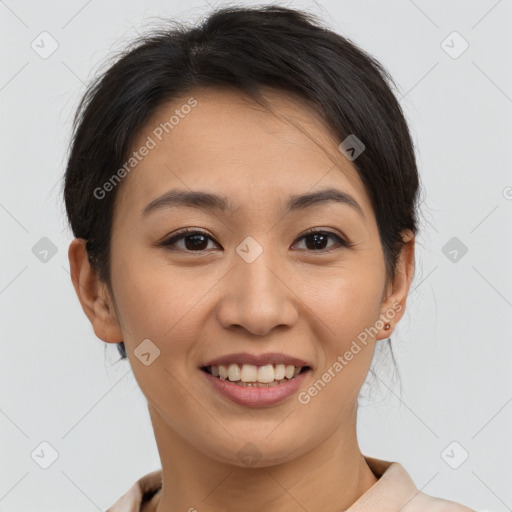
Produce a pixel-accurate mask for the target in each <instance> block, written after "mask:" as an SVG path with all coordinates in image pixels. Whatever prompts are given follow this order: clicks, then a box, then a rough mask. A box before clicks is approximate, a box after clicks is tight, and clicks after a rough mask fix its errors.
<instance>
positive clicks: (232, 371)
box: [228, 363, 240, 382]
mask: <svg viewBox="0 0 512 512" xmlns="http://www.w3.org/2000/svg"><path fill="white" fill-rule="evenodd" d="M228 379H229V380H230V381H231V382H235V381H237V380H240V368H239V366H238V365H237V364H236V363H231V364H230V365H229V367H228Z"/></svg>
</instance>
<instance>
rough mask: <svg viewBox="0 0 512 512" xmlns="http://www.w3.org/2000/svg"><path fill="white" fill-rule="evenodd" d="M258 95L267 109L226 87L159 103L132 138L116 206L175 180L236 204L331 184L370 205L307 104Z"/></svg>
mask: <svg viewBox="0 0 512 512" xmlns="http://www.w3.org/2000/svg"><path fill="white" fill-rule="evenodd" d="M265 97H266V98H267V100H269V101H270V102H271V104H272V106H273V108H274V112H275V114H273V113H272V112H270V111H269V110H268V109H266V108H265V107H263V106H262V105H259V104H258V103H256V102H254V101H253V100H252V99H251V98H249V97H247V96H245V95H244V94H242V93H241V92H239V91H237V90H232V89H204V88H200V89H195V90H191V91H190V92H189V93H187V94H184V95H183V96H180V97H178V98H175V99H174V100H173V101H172V102H170V103H167V104H165V105H162V106H161V107H160V108H159V109H158V110H157V111H156V112H155V114H154V115H153V116H152V117H151V118H150V119H149V121H148V122H147V123H146V124H145V125H144V127H143V128H142V129H141V130H140V132H139V134H138V135H137V137H136V139H135V140H134V143H133V145H132V151H135V152H138V153H139V160H138V161H137V164H136V165H135V166H134V167H133V170H131V171H130V172H129V173H128V174H127V175H126V177H125V178H123V183H122V187H121V190H119V191H118V193H119V196H120V197H119V198H118V205H119V207H120V208H122V207H123V204H124V205H126V204H129V205H130V209H132V210H133V209H137V210H138V211H139V212H141V211H142V210H143V209H144V207H145V206H146V205H147V204H148V203H149V202H150V201H151V200H153V199H155V198H156V197H157V196H159V195H161V194H163V193H165V192H167V191H168V190H170V189H176V188H179V189H183V190H201V191H209V192H212V193H218V194H222V195H224V196H228V197H230V198H234V199H233V200H232V201H231V202H232V203H233V205H234V206H236V207H240V208H242V209H243V208H244V206H248V207H249V206H251V205H252V206H257V205H263V204H265V207H268V206H269V201H270V202H275V201H281V200H284V199H285V198H287V197H289V196H290V195H296V194H302V193H304V192H308V191H312V190H314V189H318V188H327V187H332V186H334V187H336V188H338V189H340V190H343V191H345V192H347V193H348V194H350V195H352V196H353V197H354V198H356V200H357V202H358V203H359V204H360V205H361V207H362V208H363V210H364V211H367V210H369V209H371V206H370V202H369V198H368V196H367V194H366V191H365V189H364V186H363V185H362V182H361V181H360V179H359V176H358V174H357V172H356V170H355V168H354V167H353V165H352V163H351V162H350V161H349V160H348V159H346V158H345V156H344V155H343V154H342V153H341V152H340V151H339V150H338V144H339V141H337V140H336V138H335V137H334V135H333V134H332V132H331V131H330V130H329V129H328V128H327V126H326V125H325V123H324V122H323V121H322V119H321V118H320V116H319V115H318V114H317V113H316V112H315V110H314V109H312V108H311V107H310V106H309V105H308V104H307V103H306V102H304V101H303V100H301V99H300V98H298V97H296V96H292V95H289V94H287V93H282V92H277V91H275V90H271V89H266V90H265ZM144 146H146V147H150V149H149V150H146V151H142V148H143V147H144ZM142 152H143V153H145V156H141V155H140V154H141V153H142ZM116 209H117V207H116Z"/></svg>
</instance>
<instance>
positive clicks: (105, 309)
mask: <svg viewBox="0 0 512 512" xmlns="http://www.w3.org/2000/svg"><path fill="white" fill-rule="evenodd" d="M85 242H86V241H85V240H84V239H83V238H75V239H74V240H73V241H72V242H71V244H70V245H69V249H68V259H69V266H70V272H71V281H72V282H73V286H74V288H75V292H76V294H77V296H78V300H79V301H80V304H81V305H82V309H83V310H84V313H85V314H86V315H87V318H88V319H89V321H90V322H91V324H92V328H93V329H94V333H95V334H96V336H97V337H98V338H100V339H101V340H103V341H105V342H107V343H119V342H120V341H123V334H122V331H121V328H120V325H119V322H118V320H117V315H116V313H115V310H114V306H113V301H112V298H111V297H110V292H109V290H108V286H107V285H106V283H104V282H102V281H100V279H99V277H98V274H97V272H96V271H95V270H94V269H93V268H92V267H91V265H90V263H89V259H88V257H87V250H86V248H85Z"/></svg>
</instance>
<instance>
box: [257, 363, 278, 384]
mask: <svg viewBox="0 0 512 512" xmlns="http://www.w3.org/2000/svg"><path fill="white" fill-rule="evenodd" d="M273 381H274V367H273V366H272V365H271V364H266V365H265V366H260V367H259V368H258V382H263V383H264V384H266V383H268V382H273Z"/></svg>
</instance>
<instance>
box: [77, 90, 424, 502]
mask: <svg viewBox="0 0 512 512" xmlns="http://www.w3.org/2000/svg"><path fill="white" fill-rule="evenodd" d="M191 96H193V97H194V98H195V99H196V100H197V101H198V104H197V106H195V107H194V108H193V109H192V110H191V112H190V114H188V115H187V116H184V118H183V119H180V121H179V124H177V125H176V126H175V127H174V129H173V130H172V132H170V133H169V134H167V135H166V136H165V137H163V139H162V141H160V142H158V145H157V146H156V147H155V148H154V149H152V150H151V151H150V152H149V154H148V155H147V156H146V157H145V158H144V159H143V160H142V161H141V162H140V163H139V164H138V165H137V167H136V168H135V169H134V170H132V171H131V173H130V174H129V175H127V176H126V177H125V178H124V179H123V182H122V183H121V184H120V185H118V186H119V187H120V189H119V190H118V192H119V196H118V198H117V202H116V206H115V211H114V221H113V235H112V245H111V248H112V253H111V265H112V290H113V296H111V294H110V293H109V290H108V287H107V286H106V285H105V283H102V282H100V281H99V280H98V277H97V274H96V273H95V272H94V271H93V270H91V268H90V266H89V264H88V262H87V258H86V254H85V247H84V243H83V240H80V239H75V240H73V241H72V242H71V245H70V248H69V261H70V266H71V274H72V280H73V284H74V287H75V290H76V293H77V295H78V298H79V300H80V303H81V305H82V307H83V309H84V312H85V313H86V315H87V317H88V318H89V320H90V321H91V324H92V327H93V329H94V332H95V334H96V335H97V336H98V338H100V339H102V340H103V341H105V342H107V343H117V342H120V341H124V343H125V346H126V350H127V354H128V357H129V361H130V364H131V366H132V369H133V372H134V375H135V378H136V380H137V382H138V384H139V385H140V388H141V390H142V392H143V393H144V395H145V396H146V398H147V400H148V409H149V413H150V416H151V420H152V424H153V427H154V431H155V438H156V442H157V445H158V450H159V453H160V458H161V462H162V469H163V482H164V485H163V490H162V495H161V498H160V501H159V505H158V509H157V510H158V512H164V511H176V510H188V509H189V508H190V507H195V508H196V509H197V510H200V511H220V510H226V509H227V508H229V510H240V511H260V510H266V511H267V512H277V511H279V512H292V511H293V512H295V511H303V510H323V511H325V512H329V511H338V510H343V509H346V508H348V507H349V506H350V505H351V504H353V503H354V502H355V501H356V500H357V499H358V498H359V497H360V496H361V494H363V493H364V492H365V491H366V490H368V489H369V488H370V487H371V486H372V485H373V484H374V483H375V482H376V480H377V479H376V477H375V475H374V474H373V473H372V472H371V470H370V469H369V467H368V466H367V464H366V462H365V461H364V459H363V456H362V454H361V452H360V449H359V446H358V442H357V437H356V416H357V397H358V393H359V391H360V389H361V386H362V384H363V382H364V380H365V378H366V376H367V373H368V370H369V367H370V363H371V360H372V357H373V353H374V349H375V344H376V343H377V341H378V340H382V339H385V338H387V337H389V336H390V335H391V333H392V332H393V328H394V326H395V325H396V323H397V322H398V321H399V320H400V318H401V317H402V315H403V312H404V310H405V301H406V297H407V293H408V290H409V287H410V283H411V280H412V277H413V273H414V237H413V235H412V233H410V232H404V234H403V236H404V238H405V239H407V240H408V242H407V243H406V245H405V246H404V249H403V251H402V254H401V257H400V260H399V263H398V267H397V273H396V278H395V280H394V281H393V282H390V283H388V286H386V285H385V267H384V259H383V253H382V248H381V245H380V240H379V235H378V230H377V224H376V220H375V216H374V213H373V210H372V207H371V203H370V200H369V197H368V195H367V193H366V191H365V189H364V187H363V185H362V183H361V181H360V180H359V177H358V176H357V173H356V171H355V169H354V168H353V166H352V163H351V162H350V161H349V160H348V159H347V158H345V156H344V155H343V154H342V153H341V152H340V151H339V150H338V149H337V146H338V144H339V142H340V141H337V140H335V139H334V138H333V137H332V135H331V134H330V132H329V131H328V129H327V128H326V127H325V125H324V124H323V123H322V121H321V119H320V118H319V117H318V116H317V115H315V114H314V112H313V111H311V110H309V109H308V108H307V107H306V105H305V104H304V102H301V101H297V100H296V99H294V97H292V96H290V95H284V94H282V93H279V92H276V91H272V90H268V91H267V94H266V96H267V98H268V99H270V100H271V101H272V104H273V106H274V108H275V109H276V113H277V114H278V115H274V114H272V113H270V112H269V111H267V110H265V109H264V108H263V107H261V106H259V105H257V104H256V103H254V102H252V101H251V100H250V99H249V98H247V97H245V96H243V95H242V94H241V93H239V92H236V91H230V90H213V89H208V90H204V89H196V90H194V91H190V92H189V93H188V94H186V95H184V96H183V97H182V98H179V99H177V100H175V101H173V102H172V104H168V105H166V106H164V107H162V108H160V109H159V110H158V111H157V112H156V114H155V115H154V116H153V117H152V118H151V119H150V120H149V121H148V123H147V124H146V126H145V127H144V129H143V130H142V131H141V132H140V134H139V135H138V137H137V140H136V141H135V143H134V145H133V148H134V149H135V148H139V147H140V146H141V145H142V144H143V143H144V141H146V140H147V136H148V135H151V133H152V131H153V130H154V129H155V127H157V126H158V125H159V123H161V122H164V121H166V120H168V119H169V117H170V116H171V115H172V114H173V111H174V110H175V109H176V108H180V106H181V105H183V104H185V103H186V101H187V99H188V98H190V97H191ZM282 116H286V119H288V120H292V121H293V122H287V121H286V120H285V119H284V118H283V117H282ZM297 123H298V124H297ZM299 127H300V128H299ZM304 130H305V131H306V133H304ZM308 134H309V136H308ZM328 186H332V187H335V188H337V189H339V190H341V191H344V192H346V193H348V194H350V195H351V196H352V197H353V198H354V199H355V200H356V201H357V202H358V203H359V205H360V206H361V208H362V211H363V213H364V216H362V215H360V214H358V213H357V211H356V210H354V209H353V208H351V207H350V206H347V205H343V204H337V203H334V202H329V203H325V204H322V205H317V206H314V207H311V208H308V209H304V210H300V211H297V212H292V213H288V214H286V215H285V213H284V204H285V202H286V200H287V199H288V197H289V196H290V195H293V194H301V193H305V192H312V191H316V190H320V189H323V188H326V187H328ZM172 188H179V189H182V190H202V191H208V192H215V193H218V194H223V195H226V196H228V197H229V198H230V200H231V202H232V203H233V205H234V207H235V208H236V210H235V212H234V213H231V214H223V213H220V212H213V211H200V210H197V209H193V208H190V207H183V206H181V207H174V208H172V209H164V208H162V209H160V210H156V211H154V212H153V213H151V214H150V215H148V216H147V217H146V218H143V217H142V215H141V212H142V210H143V209H144V207H145V206H146V205H147V204H148V203H149V202H151V201H152V200H153V199H155V198H156V197H158V196H160V195H161V194H163V193H165V192H167V191H168V190H170V189H172ZM182 228H197V229H199V230H202V231H206V232H207V235H208V236H210V237H211V238H212V239H211V240H210V239H209V238H206V239H204V244H203V246H202V248H201V249H200V251H202V252H198V250H197V249H196V250H194V245H193V243H190V238H189V241H188V242H189V243H188V245H186V243H187V240H186V239H185V240H183V239H182V240H181V241H178V242H177V244H176V246H175V250H171V248H170V247H167V248H166V247H158V245H157V244H158V243H159V242H161V241H163V240H165V239H169V238H170V235H173V234H175V233H176V232H177V231H178V230H180V229H182ZM310 228H318V230H321V231H326V230H327V231H331V232H333V233H335V234H338V235H339V236H341V238H344V239H346V240H348V241H349V242H351V243H352V244H354V245H353V246H352V247H350V248H347V247H344V246H343V245H340V244H339V243H338V241H337V239H336V238H328V239H327V240H325V241H324V242H319V243H317V244H316V245H315V243H314V240H311V238H309V240H310V241H311V243H310V244H308V245H309V246H308V245H307V239H305V238H303V233H304V231H306V230H308V229H310ZM247 236H251V237H253V238H254V239H255V240H256V241H257V243H258V244H259V245H260V246H261V247H262V249H263V252H262V254H261V255H260V256H259V257H258V258H257V259H256V260H255V261H253V262H252V263H247V262H246V261H245V260H244V259H243V258H241V257H240V256H239V255H238V254H237V252H236V248H237V246H239V244H240V243H241V242H242V241H243V240H244V239H245V238H246V237H247ZM192 242H193V241H192ZM322 244H323V245H322ZM190 247H192V249H190ZM311 247H312V248H311ZM316 247H319V248H318V249H317V248H316ZM187 250H188V252H187ZM194 251H195V252H194ZM393 304H395V308H394V309H393ZM397 304H398V305H399V307H398V310H397V308H396V305H397ZM390 310H393V311H394V312H395V314H394V318H392V319H391V320H389V322H390V324H391V329H390V330H388V331H386V330H384V329H382V328H381V329H380V330H379V331H378V333H377V334H376V335H375V336H374V337H369V338H368V343H367V345H366V346H365V345H362V350H361V351H360V352H358V353H357V355H355V356H354V357H353V359H352V360H351V361H350V362H349V363H348V364H347V365H346V366H345V367H344V368H343V370H342V371H341V372H339V373H337V374H336V376H335V377H334V378H332V379H331V381H330V382H329V383H328V384H327V385H326V386H325V387H324V388H323V389H322V390H321V391H320V392H319V393H318V394H317V395H316V396H315V397H313V398H312V399H311V401H310V402H309V403H308V404H302V403H300V402H299V401H298V400H297V396H296V395H294V396H291V397H289V398H288V399H286V400H285V401H283V402H281V403H279V404H277V405H273V406H267V407H260V408H249V407H244V406H241V405H236V404H235V403H233V402H231V401H229V400H228V399H226V398H224V397H223V396H221V395H219V394H218V393H217V392H216V391H214V390H213V389H211V387H210V386H209V385H208V384H209V383H208V382H206V379H205V378H204V376H203V375H202V374H201V373H200V372H201V370H199V366H201V365H202V364H204V363H205V362H206V361H207V360H208V359H212V358H214V357H218V356H221V355H225V354H229V353H233V352H242V351H247V352H250V353H253V354H261V353H265V352H283V353H286V354H290V355H293V356H297V357H300V358H302V359H304V360H306V361H308V362H309V364H310V366H311V367H312V368H313V371H312V372H311V373H310V375H309V376H308V378H307V380H306V382H305V383H304V385H303V387H302V388H301V390H300V391H304V390H307V388H309V387H310V386H311V385H312V384H313V383H314V382H315V381H316V380H317V379H318V378H320V377H321V375H322V374H323V373H324V372H325V371H326V370H327V369H328V368H329V367H332V366H333V364H334V362H335V361H336V360H337V357H338V356H339V355H343V354H344V353H345V352H346V351H347V350H348V349H349V347H350V345H351V343H352V342H353V340H355V339H357V336H358V334H360V333H361V332H362V331H364V329H365V328H369V327H371V326H374V325H375V323H376V322H377V320H379V319H382V318H383V319H385V320H388V319H389V313H388V312H389V311H390ZM379 327H382V324H379ZM147 338H149V339H150V340H152V342H153V343H154V344H155V345H156V346H158V348H159V349H160V356H159V357H158V358H156V359H155V360H154V361H153V362H152V364H150V365H149V366H145V365H144V364H142V363H141V362H140V360H139V359H138V358H137V357H136V356H135V355H134V350H135V349H136V348H137V346H138V345H139V344H140V343H141V342H142V340H144V339H147ZM248 442H251V443H253V444H254V445H255V446H256V447H257V449H258V451H259V454H260V456H261V458H260V460H259V461H258V463H257V464H256V466H254V467H248V466H247V465H246V464H245V463H244V462H243V461H242V460H241V459H240V458H239V456H238V455H237V452H238V451H239V450H240V449H242V448H243V447H244V446H245V445H246V443H248Z"/></svg>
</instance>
